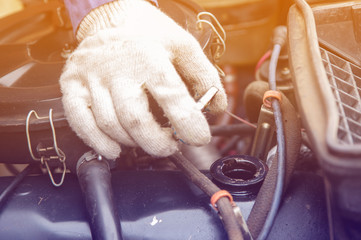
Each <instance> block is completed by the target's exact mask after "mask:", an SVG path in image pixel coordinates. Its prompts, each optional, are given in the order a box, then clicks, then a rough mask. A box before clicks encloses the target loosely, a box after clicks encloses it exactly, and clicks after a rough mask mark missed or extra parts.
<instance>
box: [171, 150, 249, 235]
mask: <svg viewBox="0 0 361 240" xmlns="http://www.w3.org/2000/svg"><path fill="white" fill-rule="evenodd" d="M171 160H172V162H173V163H174V164H175V165H176V166H177V167H178V168H179V169H181V170H182V172H183V173H184V174H185V175H186V176H187V177H188V179H190V180H191V181H192V182H193V183H194V184H195V185H196V186H198V187H199V188H200V189H201V190H202V191H203V192H205V193H206V194H207V195H208V196H210V197H211V196H213V195H214V194H215V193H216V192H219V191H220V190H221V189H219V188H218V187H217V186H216V185H215V184H214V183H213V182H212V181H211V180H210V179H209V178H207V177H206V176H205V175H204V174H202V173H201V172H200V171H199V170H198V169H197V168H196V167H195V166H194V165H193V164H192V163H191V162H190V161H189V160H188V159H187V158H185V157H184V156H183V155H182V153H181V152H179V151H177V152H176V153H174V154H173V155H172V156H171ZM217 208H218V210H219V213H220V216H221V219H222V221H223V225H224V228H225V230H226V232H227V234H228V238H229V239H230V240H241V239H251V234H250V232H249V230H248V227H247V224H246V223H245V222H243V223H242V224H241V225H240V224H238V222H237V218H236V216H235V214H234V212H233V208H232V206H231V204H230V201H229V199H228V198H225V197H222V198H220V199H219V200H218V201H217ZM241 218H243V217H241Z"/></svg>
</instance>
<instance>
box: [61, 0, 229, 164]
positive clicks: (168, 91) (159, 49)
mask: <svg viewBox="0 0 361 240" xmlns="http://www.w3.org/2000/svg"><path fill="white" fill-rule="evenodd" d="M77 39H78V40H79V41H80V44H79V46H78V47H77V49H76V50H75V51H74V52H73V53H72V54H71V55H70V57H69V58H68V60H67V63H66V65H65V68H64V71H63V73H62V75H61V78H60V86H61V91H62V93H63V105H64V110H65V114H66V117H67V119H68V122H69V124H70V126H71V127H72V129H73V130H74V131H75V132H76V133H77V135H78V136H79V137H80V138H81V139H83V141H84V142H85V143H86V144H87V145H89V146H90V147H92V148H93V149H94V150H95V151H96V152H98V153H99V154H101V155H103V156H105V157H106V158H108V159H114V158H116V157H118V156H119V153H120V152H121V148H120V144H119V143H122V144H124V145H127V146H140V147H141V148H143V149H144V150H145V151H146V152H148V153H149V154H151V155H154V156H169V155H171V154H172V153H174V152H175V151H176V149H177V141H176V140H175V139H174V137H173V133H174V131H175V132H176V133H177V136H178V137H179V138H181V139H182V140H183V141H185V142H187V143H188V144H190V145H196V146H198V145H204V144H207V143H208V142H209V141H210V137H211V135H210V130H209V126H208V123H207V120H206V119H205V117H204V115H203V114H202V112H201V111H200V110H199V109H197V107H196V102H195V99H193V97H192V96H191V95H190V93H189V91H188V89H187V86H188V87H190V88H192V90H191V91H190V92H194V93H195V97H196V98H199V97H201V96H202V95H203V94H205V92H206V91H207V90H208V89H209V88H210V87H212V86H215V87H217V88H218V89H219V91H218V93H217V94H216V96H215V97H214V98H213V100H212V102H211V104H210V106H209V109H210V110H211V111H212V112H219V111H223V110H224V109H225V108H226V105H227V101H226V95H225V92H224V89H223V87H222V84H221V82H220V79H219V76H218V72H217V70H216V69H215V68H214V67H213V65H212V64H211V63H210V62H209V60H208V59H207V58H206V56H205V55H204V54H203V51H202V49H201V47H200V45H199V43H198V42H197V41H196V40H195V39H194V37H193V36H192V35H191V34H189V33H188V32H186V31H185V30H184V29H183V28H181V27H180V26H179V25H177V24H176V23H175V22H174V21H173V20H172V19H171V18H169V17H168V16H166V15H165V14H164V13H162V12H161V11H160V10H159V9H157V8H156V7H154V6H153V5H151V4H150V3H149V2H147V1H144V0H121V1H114V2H111V3H108V4H106V5H103V6H101V7H99V8H97V9H94V10H92V12H90V13H89V14H88V15H87V16H86V17H85V19H84V20H83V21H82V23H81V24H80V27H79V29H78V31H77ZM180 75H181V76H182V78H181V77H180ZM183 80H184V81H185V82H183ZM185 83H186V84H187V86H186V84H185ZM147 93H149V94H151V95H152V96H153V98H154V99H155V100H156V102H157V103H158V104H159V106H160V107H161V108H162V109H163V111H164V113H165V115H166V117H167V118H168V119H169V120H170V123H171V125H172V127H173V128H174V129H173V130H172V129H170V128H165V127H161V126H160V125H159V123H157V122H156V121H155V119H154V116H153V115H152V113H151V112H150V110H149V103H148V98H147Z"/></svg>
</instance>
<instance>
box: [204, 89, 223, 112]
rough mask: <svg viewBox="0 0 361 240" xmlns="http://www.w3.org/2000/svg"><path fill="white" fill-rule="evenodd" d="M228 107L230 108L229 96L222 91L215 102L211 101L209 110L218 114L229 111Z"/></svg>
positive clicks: (216, 96)
mask: <svg viewBox="0 0 361 240" xmlns="http://www.w3.org/2000/svg"><path fill="white" fill-rule="evenodd" d="M227 106H228V102H227V96H226V94H225V93H224V92H223V91H222V92H219V93H217V94H216V95H215V96H214V98H213V100H212V101H211V103H210V104H209V106H208V107H207V109H208V110H209V111H210V112H211V113H215V114H218V113H222V112H224V111H225V110H226V109H227Z"/></svg>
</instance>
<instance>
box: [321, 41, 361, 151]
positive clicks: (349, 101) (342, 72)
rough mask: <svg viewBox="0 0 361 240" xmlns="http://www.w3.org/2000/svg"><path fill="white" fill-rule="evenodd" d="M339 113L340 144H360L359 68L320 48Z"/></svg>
mask: <svg viewBox="0 0 361 240" xmlns="http://www.w3.org/2000/svg"><path fill="white" fill-rule="evenodd" d="M320 51H321V57H322V62H323V65H324V67H325V70H326V73H327V77H328V81H329V83H330V86H331V89H332V92H333V95H334V96H335V99H336V104H337V107H338V113H339V117H340V119H339V126H338V133H337V136H338V140H339V143H340V144H346V145H355V144H360V143H361V97H360V96H361V68H360V67H358V66H356V65H354V64H352V63H350V62H348V61H346V60H344V59H342V58H340V57H338V56H337V55H335V54H333V53H331V52H329V51H327V50H325V49H323V48H320Z"/></svg>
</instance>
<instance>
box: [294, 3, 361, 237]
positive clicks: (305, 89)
mask: <svg viewBox="0 0 361 240" xmlns="http://www.w3.org/2000/svg"><path fill="white" fill-rule="evenodd" d="M296 3H297V5H295V6H293V7H291V9H290V11H289V18H288V29H289V57H290V63H291V64H290V66H291V72H292V79H293V83H294V86H295V89H296V91H295V94H296V98H297V102H298V106H299V109H300V113H301V116H302V120H303V124H304V127H305V129H306V132H307V134H308V137H309V139H310V141H311V146H312V149H313V150H314V151H315V153H316V155H317V157H318V159H319V161H320V165H321V168H322V169H323V171H324V175H325V184H326V194H327V199H328V210H329V219H330V230H331V235H332V237H333V238H334V239H357V238H360V236H361V235H360V234H361V233H360V231H359V228H358V227H356V226H359V224H360V217H361V210H360V208H358V207H356V206H359V204H360V203H361V202H360V197H359V196H358V194H355V192H358V191H359V190H360V181H361V179H360V171H361V161H360V158H361V152H360V146H359V144H358V142H357V141H354V140H355V138H357V134H358V132H359V131H360V129H361V125H359V123H358V122H357V120H356V121H355V120H354V119H353V117H357V115H358V114H356V113H357V112H359V110H357V111H356V112H355V111H354V109H355V108H354V107H356V106H357V105H352V99H354V98H355V96H359V93H358V91H357V90H358V85H357V83H356V81H357V77H358V76H357V75H355V74H354V73H353V72H352V69H357V68H358V67H357V66H355V65H352V63H350V61H349V60H348V59H347V58H346V57H345V54H344V53H345V52H344V51H339V49H338V50H336V48H332V49H331V48H330V49H329V50H327V51H326V50H325V49H324V48H321V49H320V48H319V44H318V42H319V41H320V43H322V41H323V40H324V38H322V36H323V37H324V35H323V34H321V39H318V38H317V33H318V32H317V30H320V31H323V30H322V29H323V27H324V26H322V24H324V23H325V22H324V20H325V18H324V16H325V14H328V15H330V16H332V17H330V18H328V19H329V21H330V22H333V21H335V23H336V22H338V23H337V24H336V25H335V26H336V29H334V30H337V29H338V27H337V26H339V25H340V24H341V25H342V24H345V22H343V21H346V22H347V21H349V18H348V15H344V17H345V18H339V17H338V16H340V15H339V14H341V13H342V12H343V11H344V10H345V8H347V9H349V10H350V11H351V9H352V6H357V4H358V3H357V2H352V3H351V2H347V3H339V4H337V3H335V4H332V3H331V4H322V6H321V7H319V6H315V8H314V9H315V11H314V12H313V8H311V7H312V6H309V5H308V4H307V3H306V2H305V1H302V0H297V1H296ZM320 9H322V11H319V10H320ZM331 13H332V14H331ZM330 22H329V23H330ZM317 24H320V25H317ZM317 26H319V28H318V27H317ZM348 30H352V29H349V28H348ZM332 33H333V34H335V35H337V36H336V37H333V38H334V39H339V38H340V37H341V36H342V37H344V35H343V33H342V31H341V32H340V31H332ZM343 45H344V46H346V45H347V44H343ZM337 46H338V45H336V47H337ZM330 50H333V51H335V52H333V53H330V52H329V51H330ZM335 55H337V57H335ZM341 73H342V75H340V74H341ZM347 87H348V88H347ZM357 99H358V100H357V101H354V102H353V103H354V104H358V103H359V98H357ZM350 104H351V105H352V106H354V107H351V106H350ZM349 113H351V115H349ZM355 114H356V115H355ZM350 126H352V130H351V131H350ZM347 128H348V131H347V130H346V131H345V129H347ZM353 136H355V138H354V137H353ZM351 140H352V141H351Z"/></svg>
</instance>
